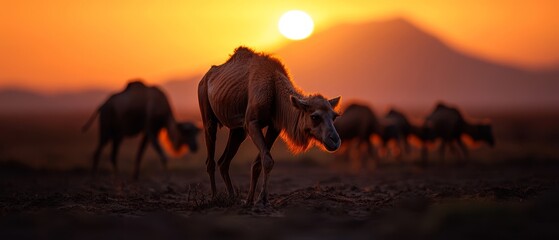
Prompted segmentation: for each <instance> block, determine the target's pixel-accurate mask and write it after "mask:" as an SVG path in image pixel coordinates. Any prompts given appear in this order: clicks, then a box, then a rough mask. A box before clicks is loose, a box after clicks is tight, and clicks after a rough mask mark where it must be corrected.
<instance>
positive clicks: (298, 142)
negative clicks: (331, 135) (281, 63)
mask: <svg viewBox="0 0 559 240" xmlns="http://www.w3.org/2000/svg"><path fill="white" fill-rule="evenodd" d="M278 75H279V77H278V79H277V80H276V94H277V95H276V113H275V115H276V116H275V125H276V127H277V128H278V129H281V137H282V139H283V140H284V141H285V142H286V143H287V144H288V146H289V149H290V150H291V151H292V152H294V153H298V152H302V151H305V150H307V148H309V147H310V145H311V142H312V140H311V138H310V136H309V134H308V133H307V132H306V130H305V129H304V127H303V112H302V111H301V110H299V109H297V108H295V107H294V106H293V104H292V103H291V96H296V97H298V98H303V97H304V96H303V94H302V92H301V91H300V90H298V89H297V88H296V87H295V86H293V83H292V82H291V81H290V80H289V79H288V78H287V76H285V75H283V74H278Z"/></svg>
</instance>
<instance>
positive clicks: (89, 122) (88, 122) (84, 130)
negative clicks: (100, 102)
mask: <svg viewBox="0 0 559 240" xmlns="http://www.w3.org/2000/svg"><path fill="white" fill-rule="evenodd" d="M98 114H99V108H98V109H95V112H93V114H91V117H89V120H87V122H86V123H85V124H84V125H83V127H82V132H86V131H87V129H89V127H90V126H91V124H92V123H93V121H95V118H96V117H97V115H98Z"/></svg>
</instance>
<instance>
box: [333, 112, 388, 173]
mask: <svg viewBox="0 0 559 240" xmlns="http://www.w3.org/2000/svg"><path fill="white" fill-rule="evenodd" d="M334 126H335V127H336V131H338V134H339V135H340V138H341V140H342V145H343V146H344V147H343V148H342V149H345V155H346V158H347V159H350V158H351V153H352V152H356V153H357V158H359V159H355V160H358V161H359V160H360V161H361V164H360V165H361V166H355V167H357V168H361V169H365V168H366V161H367V159H368V157H371V158H374V159H376V160H378V153H377V152H376V151H375V149H374V146H373V144H372V142H371V136H372V135H373V134H379V135H380V134H381V127H380V124H379V121H378V119H377V117H376V115H375V113H374V112H373V111H372V110H371V108H369V107H368V106H366V105H362V104H357V103H353V104H350V105H349V106H347V107H346V108H345V110H344V111H343V114H342V116H340V117H339V118H338V119H336V121H335V122H334ZM363 147H365V154H363ZM350 160H351V159H350Z"/></svg>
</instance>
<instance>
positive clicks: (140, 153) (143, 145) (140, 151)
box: [134, 135, 148, 180]
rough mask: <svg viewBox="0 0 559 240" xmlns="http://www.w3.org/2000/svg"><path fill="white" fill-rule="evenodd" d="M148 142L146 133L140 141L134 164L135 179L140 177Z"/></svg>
mask: <svg viewBox="0 0 559 240" xmlns="http://www.w3.org/2000/svg"><path fill="white" fill-rule="evenodd" d="M147 142H148V138H147V135H144V136H143V137H142V141H141V142H140V147H139V148H138V153H137V155H136V165H135V166H134V180H138V178H139V177H140V163H141V162H142V158H143V156H144V152H145V150H146V145H147Z"/></svg>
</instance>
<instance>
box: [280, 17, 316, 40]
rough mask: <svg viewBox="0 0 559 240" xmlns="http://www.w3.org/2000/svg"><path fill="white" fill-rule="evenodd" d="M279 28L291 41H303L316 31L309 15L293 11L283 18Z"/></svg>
mask: <svg viewBox="0 0 559 240" xmlns="http://www.w3.org/2000/svg"><path fill="white" fill-rule="evenodd" d="M278 28H279V31H280V33H281V34H282V35H283V36H284V37H286V38H289V39H291V40H301V39H305V38H307V37H308V36H310V35H311V33H312V31H313V29H314V22H313V20H312V18H311V16H309V15H308V14H307V13H305V12H303V11H299V10H292V11H288V12H286V13H284V14H283V15H282V16H281V18H280V20H279V22H278Z"/></svg>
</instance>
